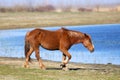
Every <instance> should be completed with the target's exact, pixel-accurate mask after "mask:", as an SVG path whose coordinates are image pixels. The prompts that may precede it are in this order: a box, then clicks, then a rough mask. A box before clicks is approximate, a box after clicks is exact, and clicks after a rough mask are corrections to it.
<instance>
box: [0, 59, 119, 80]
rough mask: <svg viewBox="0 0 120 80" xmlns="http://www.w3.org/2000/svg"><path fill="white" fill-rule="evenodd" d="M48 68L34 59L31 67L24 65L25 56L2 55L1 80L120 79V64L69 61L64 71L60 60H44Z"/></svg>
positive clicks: (0, 62)
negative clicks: (43, 68) (7, 56)
mask: <svg viewBox="0 0 120 80" xmlns="http://www.w3.org/2000/svg"><path fill="white" fill-rule="evenodd" d="M43 62H44V64H45V65H46V67H47V69H46V70H41V69H39V66H38V62H37V61H36V60H33V61H32V63H31V64H30V68H29V69H26V68H24V67H23V63H24V58H6V57H0V80H8V79H9V80H120V65H112V64H107V65H103V64H81V63H71V62H70V63H69V64H68V65H67V66H68V67H69V69H70V70H69V71H63V70H61V67H60V62H53V61H47V60H43Z"/></svg>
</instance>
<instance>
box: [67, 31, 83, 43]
mask: <svg viewBox="0 0 120 80" xmlns="http://www.w3.org/2000/svg"><path fill="white" fill-rule="evenodd" d="M68 35H69V37H70V39H71V43H72V44H77V43H81V42H82V41H83V39H84V34H83V33H81V32H76V31H69V32H68Z"/></svg>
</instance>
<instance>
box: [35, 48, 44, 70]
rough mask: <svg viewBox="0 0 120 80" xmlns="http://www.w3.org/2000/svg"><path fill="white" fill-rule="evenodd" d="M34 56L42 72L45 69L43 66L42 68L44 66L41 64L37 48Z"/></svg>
mask: <svg viewBox="0 0 120 80" xmlns="http://www.w3.org/2000/svg"><path fill="white" fill-rule="evenodd" d="M35 56H36V58H37V60H38V62H39V65H40V68H41V69H43V70H45V69H46V68H45V66H44V64H43V62H42V60H41V58H40V55H39V48H37V49H36V50H35Z"/></svg>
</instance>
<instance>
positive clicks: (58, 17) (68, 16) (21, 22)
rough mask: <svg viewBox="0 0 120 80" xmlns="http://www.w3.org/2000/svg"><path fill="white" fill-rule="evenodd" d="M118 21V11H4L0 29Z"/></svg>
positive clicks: (119, 19) (1, 16) (0, 14)
mask: <svg viewBox="0 0 120 80" xmlns="http://www.w3.org/2000/svg"><path fill="white" fill-rule="evenodd" d="M114 23H120V12H61V13H57V12H49V13H48V12H41V13H40V12H14V13H13V12H6V13H0V29H12V28H31V27H44V26H45V27H47V26H71V25H88V24H114Z"/></svg>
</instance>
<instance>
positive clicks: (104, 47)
mask: <svg viewBox="0 0 120 80" xmlns="http://www.w3.org/2000/svg"><path fill="white" fill-rule="evenodd" d="M60 28H61V27H54V28H53V27H49V28H43V29H47V30H56V29H60ZM65 28H67V29H70V30H76V31H81V32H84V33H87V34H90V35H91V37H92V40H93V44H94V46H95V51H94V53H90V52H89V51H88V50H87V49H86V48H85V47H84V46H83V45H82V44H77V45H73V46H72V47H71V49H70V50H69V52H70V53H71V55H72V59H71V60H70V62H77V63H91V64H107V63H112V64H116V65H120V61H119V60H120V24H104V25H85V26H65ZM30 30H33V28H32V29H12V30H0V56H1V57H18V58H24V37H25V34H26V32H28V31H30ZM40 55H41V57H42V59H47V60H52V61H61V60H62V54H61V52H60V51H58V50H56V51H49V50H45V49H43V48H41V47H40ZM31 56H32V58H35V54H34V53H33V54H32V55H31Z"/></svg>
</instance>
